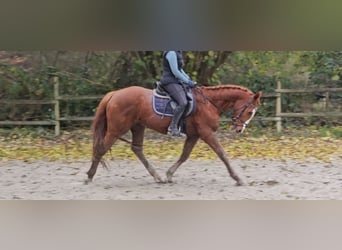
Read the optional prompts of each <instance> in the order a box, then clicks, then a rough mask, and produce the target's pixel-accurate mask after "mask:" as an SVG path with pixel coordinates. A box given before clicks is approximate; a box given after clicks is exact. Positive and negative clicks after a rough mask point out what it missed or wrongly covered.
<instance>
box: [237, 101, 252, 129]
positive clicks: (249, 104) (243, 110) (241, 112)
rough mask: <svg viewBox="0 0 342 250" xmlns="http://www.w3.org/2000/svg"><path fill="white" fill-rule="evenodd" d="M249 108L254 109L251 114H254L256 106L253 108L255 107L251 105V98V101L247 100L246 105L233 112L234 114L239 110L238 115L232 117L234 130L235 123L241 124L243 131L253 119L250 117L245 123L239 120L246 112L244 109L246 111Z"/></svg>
mask: <svg viewBox="0 0 342 250" xmlns="http://www.w3.org/2000/svg"><path fill="white" fill-rule="evenodd" d="M250 106H252V107H253V108H254V109H253V112H254V114H255V112H256V109H257V106H255V105H254V104H253V98H252V99H251V100H249V101H248V102H247V103H246V104H244V105H242V106H241V107H240V108H238V109H237V110H235V111H234V113H235V112H236V111H238V110H240V109H241V111H240V113H239V114H238V115H236V116H233V117H232V122H233V126H234V129H235V128H236V127H237V126H238V124H237V121H239V122H240V123H242V126H243V129H245V128H246V126H247V125H248V123H249V122H250V120H251V119H252V118H253V115H252V116H251V118H250V119H248V120H247V121H243V120H241V116H242V114H243V113H244V112H245V111H246V109H247V108H248V107H250Z"/></svg>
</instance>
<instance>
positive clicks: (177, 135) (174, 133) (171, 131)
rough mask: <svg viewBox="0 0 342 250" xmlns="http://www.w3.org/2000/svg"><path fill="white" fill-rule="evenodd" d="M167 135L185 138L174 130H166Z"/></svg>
mask: <svg viewBox="0 0 342 250" xmlns="http://www.w3.org/2000/svg"><path fill="white" fill-rule="evenodd" d="M167 134H168V135H171V136H174V137H185V136H186V135H185V134H184V133H182V132H180V131H179V130H178V129H175V130H172V129H168V130H167Z"/></svg>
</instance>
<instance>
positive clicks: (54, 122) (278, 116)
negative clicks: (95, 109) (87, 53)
mask: <svg viewBox="0 0 342 250" xmlns="http://www.w3.org/2000/svg"><path fill="white" fill-rule="evenodd" d="M53 81H54V99H53V100H4V99H2V100H0V104H1V103H7V104H24V105H37V104H50V105H54V116H55V118H54V119H51V120H42V121H0V126H1V125H18V126H19V125H40V126H44V125H49V126H54V127H55V135H56V136H59V135H60V133H61V122H63V121H92V120H93V116H86V117H79V116H77V117H75V116H68V117H61V115H60V114H61V112H60V101H66V100H100V99H101V98H102V97H103V95H93V96H89V95H88V96H60V94H59V93H60V91H59V81H58V78H57V77H54V78H53ZM317 92H322V93H325V96H326V97H329V95H330V93H331V92H342V88H316V89H282V87H281V82H280V81H278V82H277V88H276V90H275V92H274V93H264V94H263V98H275V99H276V106H275V116H274V117H255V118H254V119H256V120H262V121H275V122H276V129H277V131H278V132H281V130H282V118H287V117H313V116H320V117H342V112H319V113H313V112H305V113H285V112H282V102H281V100H282V94H285V93H287V94H298V93H317ZM325 105H327V102H326V104H325Z"/></svg>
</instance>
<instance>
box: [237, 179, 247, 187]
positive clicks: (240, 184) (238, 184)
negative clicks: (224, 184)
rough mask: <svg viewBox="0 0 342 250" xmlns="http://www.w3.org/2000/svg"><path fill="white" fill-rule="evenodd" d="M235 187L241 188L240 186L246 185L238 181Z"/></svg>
mask: <svg viewBox="0 0 342 250" xmlns="http://www.w3.org/2000/svg"><path fill="white" fill-rule="evenodd" d="M235 185H236V186H238V187H239V186H244V185H245V183H243V181H241V180H238V181H237V182H236V184H235Z"/></svg>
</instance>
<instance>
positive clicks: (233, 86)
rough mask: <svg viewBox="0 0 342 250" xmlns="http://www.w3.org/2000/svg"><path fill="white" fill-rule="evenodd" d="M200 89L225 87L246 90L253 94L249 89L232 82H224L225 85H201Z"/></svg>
mask: <svg viewBox="0 0 342 250" xmlns="http://www.w3.org/2000/svg"><path fill="white" fill-rule="evenodd" d="M201 88H202V89H205V90H225V89H228V90H229V89H235V90H241V91H243V92H247V93H249V94H253V92H252V91H251V90H249V89H248V88H246V87H243V86H239V85H233V84H226V85H216V86H201Z"/></svg>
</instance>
